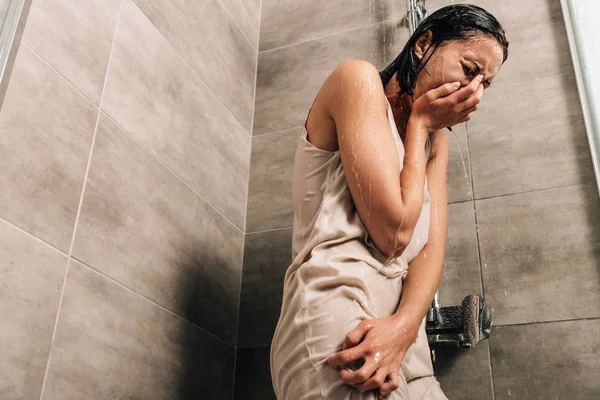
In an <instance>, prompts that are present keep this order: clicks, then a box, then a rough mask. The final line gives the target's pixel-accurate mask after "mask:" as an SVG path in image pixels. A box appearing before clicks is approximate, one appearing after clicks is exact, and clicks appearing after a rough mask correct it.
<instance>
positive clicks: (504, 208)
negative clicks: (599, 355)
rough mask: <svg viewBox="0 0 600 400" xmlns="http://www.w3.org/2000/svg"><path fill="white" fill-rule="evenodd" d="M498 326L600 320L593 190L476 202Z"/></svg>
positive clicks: (597, 211) (597, 209) (599, 231)
mask: <svg viewBox="0 0 600 400" xmlns="http://www.w3.org/2000/svg"><path fill="white" fill-rule="evenodd" d="M477 223H478V229H479V235H480V248H481V259H482V264H483V266H482V268H483V279H484V282H483V283H484V288H485V293H486V297H487V301H488V304H489V305H490V306H491V308H492V309H493V313H494V321H495V322H496V324H499V325H503V324H516V323H524V322H539V321H555V320H561V319H572V318H590V317H598V316H600V277H599V274H598V266H599V264H598V260H599V259H600V258H599V256H600V241H599V240H598V238H600V200H599V199H598V193H597V189H596V188H595V187H594V186H593V185H587V186H570V187H565V188H560V189H549V190H543V191H537V192H531V193H523V194H518V195H513V196H505V197H498V198H493V199H487V200H480V201H477Z"/></svg>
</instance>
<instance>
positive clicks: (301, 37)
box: [260, 0, 406, 51]
mask: <svg viewBox="0 0 600 400" xmlns="http://www.w3.org/2000/svg"><path fill="white" fill-rule="evenodd" d="M405 14H406V1H397V0H355V1H352V2H350V3H348V2H347V1H344V0H333V1H319V0H311V1H294V0H263V4H262V16H261V17H262V19H261V24H260V51H265V50H270V49H274V48H277V47H281V46H286V45H290V44H294V43H299V42H305V41H308V40H314V39H317V38H320V37H323V36H327V35H332V34H336V33H340V32H345V31H348V30H351V29H355V28H360V27H363V26H365V25H369V24H374V23H377V22H381V21H386V20H389V19H393V18H398V17H403V16H404V15H405Z"/></svg>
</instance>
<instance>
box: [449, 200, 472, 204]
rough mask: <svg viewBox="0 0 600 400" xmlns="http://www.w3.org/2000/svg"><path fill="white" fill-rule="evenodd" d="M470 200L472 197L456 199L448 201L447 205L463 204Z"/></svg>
mask: <svg viewBox="0 0 600 400" xmlns="http://www.w3.org/2000/svg"><path fill="white" fill-rule="evenodd" d="M470 201H473V199H467V200H457V201H453V202H449V203H448V205H451V204H463V203H468V202H470Z"/></svg>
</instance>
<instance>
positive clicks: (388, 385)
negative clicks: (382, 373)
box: [379, 371, 400, 394]
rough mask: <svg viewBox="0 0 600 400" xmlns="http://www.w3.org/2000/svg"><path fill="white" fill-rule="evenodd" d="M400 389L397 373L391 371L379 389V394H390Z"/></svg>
mask: <svg viewBox="0 0 600 400" xmlns="http://www.w3.org/2000/svg"><path fill="white" fill-rule="evenodd" d="M399 387H400V378H399V377H398V371H393V372H390V373H389V374H388V376H387V377H386V380H385V382H384V383H383V385H381V386H380V387H379V392H380V393H381V394H388V393H392V392H393V391H394V390H396V389H398V388H399Z"/></svg>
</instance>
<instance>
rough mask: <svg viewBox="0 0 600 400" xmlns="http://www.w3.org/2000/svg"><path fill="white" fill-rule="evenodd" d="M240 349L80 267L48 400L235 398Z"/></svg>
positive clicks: (68, 296) (68, 292) (69, 290)
mask: <svg viewBox="0 0 600 400" xmlns="http://www.w3.org/2000/svg"><path fill="white" fill-rule="evenodd" d="M234 351H235V350H234V348H233V347H231V346H229V345H228V344H226V343H224V342H222V341H220V340H218V339H216V338H214V337H212V336H210V335H208V334H207V333H205V332H204V331H202V330H200V329H198V328H197V327H195V326H193V325H191V324H190V323H189V322H186V321H184V320H182V319H181V318H179V317H176V316H174V315H173V314H171V313H169V312H167V311H165V310H164V309H162V308H160V307H158V306H156V305H155V304H152V303H151V302H149V301H148V300H146V299H144V298H142V297H140V296H139V295H137V294H135V293H133V292H131V291H129V290H128V289H126V288H124V287H122V286H120V285H118V284H116V283H115V282H113V281H111V280H109V279H107V278H106V277H104V276H102V275H100V274H98V273H97V272H94V271H92V270H91V269H89V268H87V267H85V266H82V265H81V264H79V263H77V262H76V261H73V262H71V265H70V266H69V272H68V278H67V282H66V288H65V294H64V298H63V301H62V306H61V312H60V319H59V322H58V327H57V332H56V338H55V341H54V345H53V348H52V354H51V358H50V366H49V373H48V378H47V382H46V388H45V393H44V397H43V399H44V400H52V399H60V400H68V399H76V400H82V399H108V398H118V399H124V398H128V399H184V398H185V399H190V398H210V399H223V400H225V399H227V400H229V399H231V398H232V396H233V393H232V392H233V389H232V383H233V376H232V374H233V366H234ZM200 360H202V361H200ZM207 361H210V362H207Z"/></svg>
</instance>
